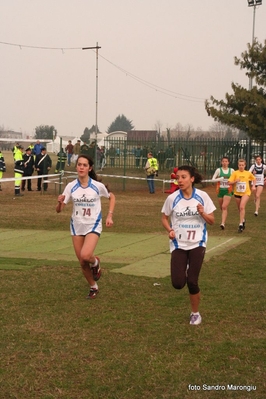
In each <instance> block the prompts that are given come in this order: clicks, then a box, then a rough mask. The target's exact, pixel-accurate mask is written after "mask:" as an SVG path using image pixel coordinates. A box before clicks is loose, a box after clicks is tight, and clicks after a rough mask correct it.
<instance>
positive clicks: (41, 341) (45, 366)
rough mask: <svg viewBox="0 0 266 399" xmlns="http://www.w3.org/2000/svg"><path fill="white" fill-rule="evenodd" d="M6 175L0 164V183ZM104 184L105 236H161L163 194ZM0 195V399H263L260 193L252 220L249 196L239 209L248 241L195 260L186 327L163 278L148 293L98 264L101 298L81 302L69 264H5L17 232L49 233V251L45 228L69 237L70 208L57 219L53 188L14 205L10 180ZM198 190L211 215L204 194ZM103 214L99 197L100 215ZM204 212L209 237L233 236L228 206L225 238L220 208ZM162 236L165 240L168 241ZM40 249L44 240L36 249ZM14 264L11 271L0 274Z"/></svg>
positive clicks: (182, 302) (182, 296)
mask: <svg viewBox="0 0 266 399" xmlns="http://www.w3.org/2000/svg"><path fill="white" fill-rule="evenodd" d="M4 155H5V158H6V160H7V158H8V155H6V154H5V153H4ZM105 172H106V173H107V172H109V173H111V171H110V170H109V171H108V170H107V171H105ZM138 173H139V172H138ZM12 174H13V173H12V163H11V162H8V172H7V173H6V174H5V176H4V177H9V176H12ZM142 177H143V175H142ZM165 177H168V176H167V174H165ZM106 180H107V178H104V182H105V181H106ZM115 180H116V179H113V180H111V179H110V185H111V188H112V187H114V192H115V194H116V197H117V206H116V210H115V215H114V221H115V225H114V227H113V229H112V230H108V233H109V232H111V231H112V232H114V233H118V237H119V236H120V237H122V236H123V237H124V236H125V237H126V235H127V234H128V235H129V233H130V234H133V233H136V234H137V233H142V234H145V233H158V234H161V233H163V229H162V226H161V222H160V211H161V207H162V205H163V202H164V199H165V198H166V194H163V193H162V192H161V188H162V187H161V185H160V184H159V183H158V185H157V193H156V194H155V195H154V196H150V195H149V194H148V189H147V185H146V182H135V181H134V182H132V186H133V188H132V186H131V184H129V183H127V189H126V191H122V187H121V183H120V182H116V181H115ZM117 180H118V179H117ZM34 187H35V183H34ZM2 188H3V191H2V192H0V218H1V219H0V220H1V226H0V227H1V228H5V229H7V228H9V229H14V230H16V231H17V232H19V233H20V234H15V235H14V237H10V240H12V241H13V245H14V257H13V258H12V257H11V258H10V257H8V258H4V257H1V254H0V279H1V280H0V281H1V283H0V284H1V290H0V297H1V305H0V306H1V318H0V323H1V326H0V331H1V332H0V338H1V340H0V378H1V394H0V397H1V398H2V397H3V399H9V398H10V399H11V398H12V399H54V398H56V399H61V398H62V399H75V398H80V399H90V398H94V399H95V398H97V399H137V398H138V399H142V398H145V399H161V398H162V399H170V398H171V399H175V398H177V399H179V398H180V399H183V398H184V399H191V398H194V397H195V398H199V399H201V398H212V397H219V398H239V399H246V398H256V399H257V398H261V399H264V398H265V392H266V381H265V347H266V340H265V327H266V323H265V316H266V314H265V299H264V293H265V280H266V268H265V251H264V245H265V244H264V236H265V233H264V232H265V227H266V211H265V207H266V191H265V192H264V193H263V196H262V203H261V208H260V213H259V216H258V218H255V217H254V215H253V213H254V203H253V199H251V200H250V202H249V203H248V206H247V215H246V216H247V227H246V230H245V231H244V232H243V233H242V234H243V235H244V236H245V237H247V238H249V239H248V240H247V241H245V242H244V243H242V244H241V245H236V246H235V247H234V246H233V247H232V248H231V249H230V250H229V251H227V252H225V253H219V255H217V256H212V257H211V258H210V259H209V260H206V262H205V263H204V266H203V269H202V273H201V276H200V287H201V292H202V302H201V308H200V310H201V314H202V317H203V322H202V324H201V325H200V326H198V327H196V326H193V327H192V326H190V325H189V324H188V322H189V312H190V309H189V301H188V294H187V290H186V289H184V290H182V291H180V292H177V291H175V290H174V289H173V288H172V287H171V283H170V279H169V277H162V278H159V279H156V282H157V283H158V284H159V285H154V282H155V280H154V278H151V277H147V276H132V275H125V274H121V273H113V272H112V270H113V269H116V268H120V267H122V266H123V260H121V259H120V261H119V263H116V262H115V263H113V262H112V261H106V262H105V263H104V264H103V271H104V273H103V277H102V279H101V280H100V282H99V286H100V294H99V296H98V297H97V299H96V300H95V301H90V302H89V301H87V300H86V299H85V297H86V294H87V291H88V287H87V285H86V282H85V280H84V279H83V277H82V275H81V272H80V270H79V266H78V263H77V261H76V260H75V261H72V259H69V260H65V259H64V260H63V259H62V260H60V259H58V260H50V259H47V260H43V259H38V257H36V258H34V257H33V258H32V257H31V256H30V254H29V257H28V258H24V259H21V258H20V257H19V255H17V256H16V255H15V254H16V244H17V243H18V242H19V245H21V242H23V238H24V237H25V235H26V234H27V230H32V229H34V230H36V233H37V232H38V231H39V230H47V231H50V232H51V234H53V235H55V240H54V241H55V243H54V244H53V245H55V246H56V242H57V237H56V232H63V231H68V229H69V218H70V213H71V205H69V206H68V207H67V208H66V209H65V211H64V212H63V213H62V214H60V215H57V214H56V212H55V205H56V196H55V195H54V188H53V187H49V191H48V193H47V194H45V195H40V193H38V192H31V193H28V192H25V196H24V197H21V198H17V199H16V200H13V183H5V184H2ZM206 191H207V192H208V193H209V194H210V195H211V197H212V198H213V199H214V201H215V203H216V206H217V208H218V203H217V199H216V194H215V190H214V188H213V187H212V186H208V187H207V188H206ZM151 197H152V198H151ZM107 206H108V203H107V201H105V200H103V214H104V215H106V211H107V209H108V208H107ZM215 215H216V223H215V225H214V226H210V227H209V235H210V237H216V238H217V237H225V238H226V237H233V236H238V233H237V225H238V215H237V212H236V205H235V203H234V202H233V200H232V203H231V204H230V207H229V217H228V221H227V225H226V230H225V231H220V229H219V224H220V210H219V209H217V211H216V212H215ZM105 231H106V230H105ZM60 237H61V236H60V234H59V233H58V245H61V243H60ZM162 239H163V240H166V242H167V235H166V234H165V236H162ZM38 240H39V237H38ZM32 244H33V243H32ZM46 245H47V244H46V243H45V240H44V243H43V249H42V252H45V250H48V248H46ZM168 261H170V255H169V259H168ZM16 264H19V265H20V266H21V267H20V268H17V269H15V270H14V269H12V270H11V269H9V268H8V265H16ZM126 264H127V263H126V261H125V264H124V266H125V265H126ZM1 265H3V266H4V265H6V267H5V268H2V269H1ZM163 267H164V265H163ZM218 385H219V386H220V388H219V387H217V386H218ZM228 385H230V386H231V385H235V386H241V389H242V390H240V389H238V390H234V389H233V386H232V387H231V388H232V389H229V388H228ZM195 386H197V388H196V389H195ZM210 386H215V387H216V389H217V390H215V389H214V388H211V387H210ZM244 386H251V387H254V388H256V390H252V391H250V392H249V391H248V390H245V389H244ZM193 388H194V389H193ZM209 388H210V389H209Z"/></svg>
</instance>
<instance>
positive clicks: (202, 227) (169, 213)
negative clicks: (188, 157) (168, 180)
mask: <svg viewBox="0 0 266 399" xmlns="http://www.w3.org/2000/svg"><path fill="white" fill-rule="evenodd" d="M177 180H178V184H179V190H177V191H175V192H174V193H173V194H171V195H169V196H168V197H167V199H166V201H165V203H164V205H163V208H162V224H163V226H164V228H165V229H166V230H167V231H168V233H169V239H170V252H171V279H172V285H173V287H174V288H176V289H182V288H183V287H184V286H185V285H186V284H187V286H188V290H189V297H190V305H191V315H190V324H192V325H197V324H200V323H201V316H200V314H199V303H200V289H199V286H198V279H199V273H200V269H201V266H202V262H203V259H204V255H205V248H206V243H207V239H208V234H207V228H206V227H207V223H208V224H213V223H214V214H213V212H214V210H215V209H216V207H215V205H214V204H213V202H212V200H211V198H210V197H209V196H208V194H207V193H206V192H204V191H202V190H198V189H197V188H194V184H195V183H200V182H201V180H202V176H201V175H200V174H199V173H198V172H197V171H196V169H195V168H194V167H192V166H189V165H184V166H181V167H179V168H178V172H177ZM169 219H170V220H169Z"/></svg>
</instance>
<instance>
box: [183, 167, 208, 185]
mask: <svg viewBox="0 0 266 399" xmlns="http://www.w3.org/2000/svg"><path fill="white" fill-rule="evenodd" d="M180 170H185V171H187V172H188V173H189V174H190V177H194V182H193V184H192V185H194V184H198V183H201V182H202V180H203V177H202V176H201V174H200V173H199V172H198V170H197V169H196V168H195V167H194V166H190V165H182V166H179V167H178V172H180Z"/></svg>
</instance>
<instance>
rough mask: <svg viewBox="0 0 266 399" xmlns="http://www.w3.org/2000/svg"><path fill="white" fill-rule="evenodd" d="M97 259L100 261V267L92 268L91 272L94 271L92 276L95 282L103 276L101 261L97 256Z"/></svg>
mask: <svg viewBox="0 0 266 399" xmlns="http://www.w3.org/2000/svg"><path fill="white" fill-rule="evenodd" d="M95 258H96V259H97V260H98V265H97V266H92V267H91V270H92V274H93V279H94V281H98V280H99V279H100V277H101V275H102V269H101V266H100V259H99V258H98V256H95Z"/></svg>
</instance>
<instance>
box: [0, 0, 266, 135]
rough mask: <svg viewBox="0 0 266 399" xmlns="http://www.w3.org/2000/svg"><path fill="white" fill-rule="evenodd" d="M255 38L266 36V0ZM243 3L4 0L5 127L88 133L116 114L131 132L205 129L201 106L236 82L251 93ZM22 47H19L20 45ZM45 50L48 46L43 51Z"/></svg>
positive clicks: (1, 104) (0, 121)
mask: <svg viewBox="0 0 266 399" xmlns="http://www.w3.org/2000/svg"><path fill="white" fill-rule="evenodd" d="M264 3H265V4H262V5H261V6H259V7H257V9H256V24H255V36H256V37H257V38H258V39H259V41H260V42H263V41H264V40H265V39H266V0H264ZM252 26H253V7H248V3H247V0H45V1H43V0H0V42H2V43H3V42H5V43H9V44H8V45H7V44H2V43H0V51H1V61H0V70H1V73H0V85H1V90H0V126H1V127H3V126H4V128H6V129H10V130H15V131H21V132H23V133H27V134H28V135H33V134H34V130H35V127H36V126H39V125H42V124H44V125H54V126H55V128H56V129H57V131H58V134H59V135H73V136H80V135H82V133H83V131H84V128H85V127H86V126H87V127H89V128H90V127H91V126H92V125H93V124H95V120H96V53H95V50H87V51H83V50H82V47H88V46H96V43H97V42H98V45H99V46H100V47H101V48H100V49H99V58H98V126H99V128H100V130H101V131H106V130H107V128H108V126H109V125H110V124H111V123H112V122H113V120H114V119H115V118H116V117H117V116H118V115H119V114H124V115H125V116H126V117H127V118H128V119H130V120H132V123H133V125H134V126H135V129H138V130H144V129H145V130H146V129H154V128H155V125H156V124H157V125H158V122H159V123H160V124H161V129H162V130H165V129H166V128H167V127H169V128H174V127H175V125H176V124H177V123H180V124H182V125H183V126H184V125H187V124H191V125H193V127H194V128H195V129H197V128H199V127H200V128H202V129H203V130H208V129H209V127H210V126H211V125H212V124H213V119H212V118H211V117H208V116H207V113H206V111H205V108H204V100H205V99H206V98H209V97H210V96H211V95H213V96H214V97H215V98H217V99H222V98H224V95H225V93H226V92H231V82H232V81H234V82H237V83H239V84H241V85H243V86H245V87H247V88H248V78H247V77H246V76H245V73H244V71H241V70H240V69H239V67H237V66H235V65H234V57H235V56H240V55H241V52H243V51H245V50H246V49H247V43H250V42H251V41H252ZM17 44H19V45H21V46H20V47H19V46H16V45H17ZM42 47H45V48H47V49H42Z"/></svg>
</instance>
